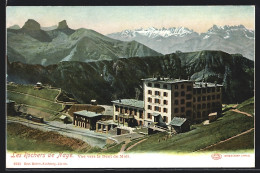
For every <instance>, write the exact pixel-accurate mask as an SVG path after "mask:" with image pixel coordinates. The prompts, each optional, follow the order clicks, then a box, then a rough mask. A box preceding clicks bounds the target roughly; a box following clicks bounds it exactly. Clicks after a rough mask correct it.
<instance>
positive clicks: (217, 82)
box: [6, 5, 255, 168]
mask: <svg viewBox="0 0 260 173" xmlns="http://www.w3.org/2000/svg"><path fill="white" fill-rule="evenodd" d="M6 39H7V43H6V66H7V71H6V109H7V115H6V120H7V121H6V127H7V128H6V151H7V152H6V153H7V154H6V168H253V167H255V147H254V146H255V140H254V139H255V130H254V129H255V113H254V112H255V104H254V100H255V97H254V95H255V80H254V73H255V7H254V6H236V5H233V6H7V7H6Z"/></svg>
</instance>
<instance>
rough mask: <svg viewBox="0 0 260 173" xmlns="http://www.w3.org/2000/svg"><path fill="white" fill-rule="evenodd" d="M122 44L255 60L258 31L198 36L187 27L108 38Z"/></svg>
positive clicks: (230, 29)
mask: <svg viewBox="0 0 260 173" xmlns="http://www.w3.org/2000/svg"><path fill="white" fill-rule="evenodd" d="M107 36H108V37H110V38H114V39H117V40H121V41H132V40H135V41H137V42H140V43H142V44H144V45H146V46H148V47H150V48H151V49H153V50H155V51H157V52H160V53H162V54H170V53H173V52H176V51H182V52H192V51H201V50H221V51H224V52H228V53H231V54H236V53H239V54H242V55H243V56H244V57H246V58H248V59H251V60H254V42H255V39H254V31H253V30H249V29H247V28H245V27H244V26H243V25H237V26H228V25H226V26H217V25H213V26H212V27H211V28H210V29H208V31H207V32H204V33H197V32H194V31H193V30H191V29H188V28H185V27H177V28H176V27H171V28H160V29H157V28H154V27H150V28H147V29H143V28H140V29H135V30H124V31H122V32H116V33H111V34H108V35H107Z"/></svg>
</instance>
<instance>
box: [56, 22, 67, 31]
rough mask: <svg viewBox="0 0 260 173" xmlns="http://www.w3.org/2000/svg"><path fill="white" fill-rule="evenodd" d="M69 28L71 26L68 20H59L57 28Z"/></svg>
mask: <svg viewBox="0 0 260 173" xmlns="http://www.w3.org/2000/svg"><path fill="white" fill-rule="evenodd" d="M68 28H69V27H68V25H67V22H66V20H63V21H61V22H59V24H58V27H57V29H68Z"/></svg>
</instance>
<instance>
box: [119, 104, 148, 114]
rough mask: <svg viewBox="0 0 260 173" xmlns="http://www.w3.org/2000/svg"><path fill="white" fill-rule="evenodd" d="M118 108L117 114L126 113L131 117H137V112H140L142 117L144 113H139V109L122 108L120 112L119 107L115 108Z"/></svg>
mask: <svg viewBox="0 0 260 173" xmlns="http://www.w3.org/2000/svg"><path fill="white" fill-rule="evenodd" d="M115 107H116V112H119V111H120V113H122V114H124V113H128V114H130V115H137V112H139V115H142V114H143V111H137V109H131V108H130V109H127V108H121V109H120V110H119V106H115Z"/></svg>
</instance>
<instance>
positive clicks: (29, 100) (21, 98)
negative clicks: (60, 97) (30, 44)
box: [7, 91, 62, 111]
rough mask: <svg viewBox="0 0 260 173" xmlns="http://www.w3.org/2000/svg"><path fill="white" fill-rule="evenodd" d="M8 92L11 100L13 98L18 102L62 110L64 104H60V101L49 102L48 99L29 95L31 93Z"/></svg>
mask: <svg viewBox="0 0 260 173" xmlns="http://www.w3.org/2000/svg"><path fill="white" fill-rule="evenodd" d="M7 94H8V98H9V99H10V100H13V101H15V102H16V103H18V104H26V105H32V106H37V107H41V108H46V109H50V110H53V111H61V110H62V105H61V104H58V103H54V102H49V101H46V100H41V99H37V98H35V97H32V96H29V95H24V94H19V93H13V92H9V91H7Z"/></svg>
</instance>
